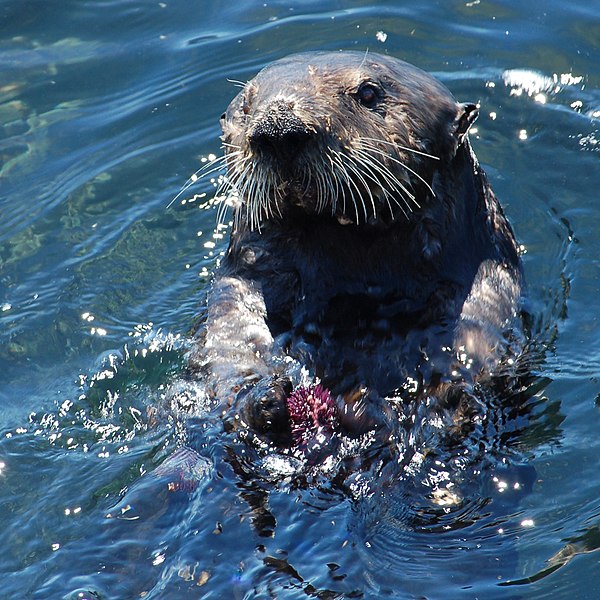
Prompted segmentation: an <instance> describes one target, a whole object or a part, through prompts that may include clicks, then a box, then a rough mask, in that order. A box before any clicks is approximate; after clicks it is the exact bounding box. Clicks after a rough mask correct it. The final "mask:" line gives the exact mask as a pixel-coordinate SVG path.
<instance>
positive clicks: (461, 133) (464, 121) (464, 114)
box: [454, 102, 479, 144]
mask: <svg viewBox="0 0 600 600" xmlns="http://www.w3.org/2000/svg"><path fill="white" fill-rule="evenodd" d="M478 116H479V107H478V106H477V104H473V103H471V102H465V103H464V104H459V105H458V111H457V113H456V121H455V127H456V129H455V131H454V135H456V139H457V140H458V143H459V144H461V143H462V141H463V140H464V139H465V136H466V135H467V133H468V131H469V128H470V127H471V125H473V123H475V120H476V119H477V117H478Z"/></svg>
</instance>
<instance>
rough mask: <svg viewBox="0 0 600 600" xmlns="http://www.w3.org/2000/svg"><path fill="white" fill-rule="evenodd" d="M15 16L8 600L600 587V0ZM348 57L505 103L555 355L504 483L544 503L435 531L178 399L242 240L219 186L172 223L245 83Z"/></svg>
mask: <svg viewBox="0 0 600 600" xmlns="http://www.w3.org/2000/svg"><path fill="white" fill-rule="evenodd" d="M0 23H2V27H1V29H0V64H2V78H1V81H0V94H1V95H0V169H1V171H0V177H1V178H0V373H1V375H0V382H1V385H0V402H1V404H2V415H1V416H0V462H1V467H0V468H1V475H0V505H1V506H2V511H0V547H1V548H2V549H3V551H2V553H1V555H0V572H1V573H2V581H3V587H2V589H3V591H2V593H1V594H0V595H1V596H2V597H3V598H35V599H38V598H39V599H45V598H102V599H122V598H138V597H146V598H269V597H272V598H275V597H277V598H300V597H306V596H308V597H317V598H344V597H345V598H355V597H362V598H417V597H422V596H425V597H427V598H429V599H436V598H452V599H455V598H502V599H508V598H511V599H512V598H535V599H541V598H550V597H551V598H581V599H592V598H594V599H595V598H597V597H599V596H600V576H599V575H598V556H599V554H598V552H597V549H598V548H599V547H600V535H599V527H600V501H599V500H598V497H599V496H600V494H599V492H600V479H599V478H598V472H597V465H598V452H599V450H600V442H599V441H598V436H597V429H598V417H599V415H598V406H599V402H598V397H599V392H600V381H599V379H598V375H599V373H600V343H599V341H598V340H599V339H600V320H599V318H600V308H598V303H597V298H598V297H599V294H600V272H599V268H598V260H597V257H598V255H599V254H600V242H598V239H599V236H598V231H600V210H599V209H598V207H597V198H598V192H597V190H598V184H599V183H600V181H599V180H598V157H599V151H600V144H599V140H600V132H599V129H600V125H599V124H600V70H599V68H598V66H597V63H598V61H597V57H598V52H599V50H600V48H599V46H600V7H599V6H598V5H597V3H590V2H589V1H588V0H577V1H575V2H568V3H558V2H555V1H554V2H550V1H547V2H529V3H522V2H514V1H508V0H505V1H497V2H488V1H486V0H481V1H478V0H476V1H475V2H464V1H462V2H445V3H438V2H434V1H427V2H422V3H418V4H415V3H414V2H395V3H392V2H381V3H379V4H369V3H365V2H359V1H353V2H346V3H340V2H336V1H333V0H322V1H321V2H318V3H317V2H292V3H290V2H287V3H284V2H266V3H253V2H248V1H240V2H235V3H227V5H226V7H223V6H222V3H217V2H208V1H204V2H200V1H190V0H185V1H184V0H174V1H168V2H164V3H159V2H155V3H148V2H140V1H127V2H125V1H120V2H118V1H117V2H101V1H95V2H91V1H86V2H82V1H79V0H78V1H66V2H65V1H63V2H52V1H48V2H43V3H41V2H35V1H32V0H5V1H4V2H3V3H2V4H1V5H0ZM378 32H383V34H386V35H387V37H385V35H382V34H379V35H378ZM384 38H385V41H382V40H383V39H384ZM339 48H343V49H359V50H366V49H367V48H368V49H369V50H371V51H379V52H388V53H390V54H392V55H395V56H398V57H400V58H403V59H405V60H408V61H409V62H412V63H414V64H416V65H418V66H420V67H422V68H424V69H426V70H428V71H431V72H433V73H434V74H436V75H437V76H438V77H439V78H440V79H442V80H443V81H444V83H446V85H447V86H448V87H449V88H450V89H451V90H452V92H453V93H454V94H455V96H456V97H457V98H459V99H460V100H464V101H478V102H480V104H481V116H480V119H479V121H478V123H477V128H476V131H475V132H474V133H473V135H472V141H473V145H474V147H475V150H476V152H477V154H478V156H479V159H480V161H481V162H482V163H483V164H484V166H485V167H486V170H487V172H488V175H489V177H490V179H491V181H492V184H493V187H494V189H495V191H496V193H497V194H498V196H499V197H500V198H501V200H502V202H503V204H504V206H505V208H506V212H507V214H508V216H509V218H510V220H511V223H512V224H513V226H514V229H515V231H516V233H517V237H518V238H519V240H520V241H521V242H522V243H523V244H524V246H525V248H526V254H525V255H524V262H525V269H526V276H527V280H528V286H529V297H530V304H531V307H530V308H531V310H532V312H533V314H534V315H536V318H535V322H534V325H533V331H534V334H535V335H536V336H538V337H539V338H540V339H542V340H543V341H544V342H546V343H548V345H549V347H550V349H549V351H548V353H547V355H546V359H545V362H544V363H543V365H541V367H540V369H539V374H540V375H541V376H544V377H547V378H548V380H549V382H548V384H547V385H546V387H545V389H543V390H540V392H539V394H538V396H537V398H536V400H535V402H534V407H533V417H532V419H531V422H530V423H528V424H527V425H523V426H522V427H521V428H520V429H519V430H518V431H516V432H515V436H514V437H515V439H514V440H513V443H512V446H511V448H512V450H511V452H512V457H513V463H512V464H511V467H510V468H508V469H507V470H506V471H502V464H501V463H495V464H492V465H491V466H490V469H491V470H492V474H493V472H497V474H498V477H499V479H500V480H502V478H505V479H506V480H507V481H508V482H509V483H510V481H512V480H509V476H512V477H516V478H517V479H518V480H519V481H524V482H527V489H526V490H523V491H521V492H519V493H516V492H515V493H513V494H512V495H510V496H509V495H505V496H502V495H501V493H499V491H498V489H497V488H494V486H493V485H492V484H491V483H489V482H491V481H492V479H490V478H485V477H483V476H480V477H479V478H477V477H474V478H473V481H472V482H471V483H470V482H469V481H467V482H466V483H465V485H466V487H467V488H468V486H469V485H473V486H475V487H477V485H480V484H481V482H482V481H483V482H484V483H485V482H488V484H489V485H488V487H486V486H485V485H484V486H483V488H482V489H479V488H478V489H477V490H474V489H472V490H471V491H470V493H471V497H472V498H473V499H474V501H473V503H472V504H470V505H467V506H466V508H465V510H464V512H463V513H461V512H460V510H449V511H447V512H444V511H440V512H439V514H436V515H435V518H434V519H429V520H427V519H425V518H424V520H423V523H424V524H425V525H423V526H422V527H418V526H412V527H408V526H406V522H407V521H406V519H405V517H404V512H406V511H410V509H411V503H410V502H407V501H406V500H407V498H408V499H409V500H410V499H411V498H413V499H414V495H413V496H411V493H413V494H414V491H413V492H411V491H410V489H409V488H410V485H409V483H407V482H401V484H398V485H397V486H396V487H395V488H393V489H391V490H390V491H389V493H387V496H386V501H385V502H384V503H380V498H378V497H375V498H371V499H363V500H361V501H356V500H353V499H352V498H351V497H350V496H349V495H347V494H346V495H344V494H342V493H341V492H340V491H339V489H336V488H335V486H332V485H328V484H327V482H326V481H321V482H317V483H319V485H314V482H313V485H309V484H308V483H307V484H306V485H305V486H304V487H302V486H294V485H291V484H289V482H288V484H286V482H285V480H283V481H282V480H281V479H280V480H279V482H273V481H269V479H268V477H264V478H263V479H262V480H259V482H258V483H257V481H256V480H255V479H254V480H252V479H251V478H249V476H248V471H249V470H250V471H251V470H252V468H253V467H252V461H251V460H250V459H248V460H246V459H245V458H244V455H243V454H242V451H243V447H242V446H239V445H238V446H235V445H234V446H232V447H231V449H232V451H233V453H234V455H235V452H236V451H238V452H239V455H238V456H237V458H232V457H231V456H229V455H228V454H227V450H226V449H225V448H223V447H222V445H221V444H220V443H219V442H220V440H221V439H222V438H221V437H220V436H221V435H222V434H221V433H220V429H219V427H218V424H207V423H201V422H199V423H196V424H195V423H194V422H193V421H192V422H191V423H184V424H183V425H182V423H181V422H179V421H178V420H177V419H174V418H173V416H172V415H170V414H169V413H168V411H167V412H165V411H163V410H162V408H161V398H162V397H163V396H164V393H165V389H166V388H167V386H168V385H169V384H170V383H171V382H174V381H175V382H176V381H177V379H178V377H179V376H180V375H181V373H182V371H183V368H184V367H183V363H184V361H183V354H184V348H185V344H186V340H187V339H188V337H189V332H190V331H191V329H192V327H193V324H194V322H195V321H196V319H197V318H198V315H199V314H200V313H201V307H202V300H203V295H204V293H205V291H206V287H207V284H208V282H209V280H210V272H211V271H212V270H213V269H214V267H215V263H216V260H217V257H218V255H219V253H220V252H222V251H223V249H224V248H225V244H226V235H225V236H223V235H222V234H223V232H217V233H216V234H215V230H214V227H215V209H214V208H211V207H210V205H208V204H207V203H206V200H207V199H208V198H209V197H210V193H211V191H212V189H213V188H212V186H211V183H210V182H209V181H204V182H202V183H201V184H199V185H198V186H197V187H195V188H194V191H195V192H196V193H197V194H204V193H206V194H207V196H206V197H205V198H197V199H196V200H195V201H194V202H187V203H185V204H180V203H176V204H175V205H174V206H173V207H172V208H171V209H169V210H167V209H166V206H167V204H168V203H169V201H170V200H171V199H172V198H173V197H174V196H175V195H176V193H177V192H178V190H179V188H180V186H181V185H182V184H183V183H184V182H185V180H186V179H187V177H188V176H189V175H190V174H191V173H193V172H194V171H195V170H196V169H197V168H198V167H199V165H200V164H201V163H200V162H199V161H200V159H201V158H202V157H206V156H208V155H209V154H211V153H218V152H219V141H218V135H219V131H218V118H219V115H220V114H221V112H223V110H224V108H225V107H226V105H227V104H228V102H229V100H230V99H231V98H232V97H233V96H234V95H235V92H236V88H235V86H234V85H233V84H232V83H231V82H229V81H228V79H235V80H242V81H244V80H246V79H248V78H250V77H251V76H252V75H253V74H254V73H256V71H257V70H258V69H260V68H261V67H262V66H264V65H265V64H267V63H269V62H271V61H272V60H274V59H276V58H279V57H281V56H284V55H286V54H289V53H291V52H296V51H302V50H309V49H322V50H325V49H329V50H333V49H339ZM224 233H225V234H226V233H227V232H224ZM195 425H197V427H196V426H195ZM186 432H187V433H186ZM194 432H196V433H194ZM186 435H189V436H190V439H188V440H187V441H188V443H190V444H191V445H194V440H196V442H197V443H196V445H195V447H196V449H197V450H198V451H199V452H200V454H201V455H202V460H201V461H200V463H199V470H198V472H197V473H196V476H197V477H196V478H197V482H196V483H197V487H196V489H195V491H194V492H193V493H188V492H175V493H169V492H167V491H166V487H165V486H164V485H162V484H161V482H160V479H159V477H157V476H154V475H151V474H150V472H151V471H152V470H153V469H154V468H155V466H156V465H157V464H159V463H160V462H161V461H162V460H163V459H164V457H165V456H167V455H169V454H170V452H171V451H172V449H173V447H174V446H175V445H176V444H177V443H178V442H179V441H180V440H181V439H182V438H184V437H185V436H186ZM194 436H196V437H194ZM515 457H517V458H518V461H515V460H514V458H515ZM263 466H264V465H263ZM276 466H277V465H270V470H267V471H266V472H267V473H273V471H274V469H275V467H276ZM283 466H285V465H283ZM494 469H495V470H496V471H494ZM488 474H489V473H488ZM163 483H164V482H163ZM415 485H416V484H415ZM486 485H487V484H486ZM490 486H491V487H490ZM267 492H268V494H267ZM478 498H480V503H479V504H477V502H476V501H475V500H476V499H478ZM413 509H414V506H413ZM432 523H435V524H437V525H438V526H439V527H437V528H435V527H432V526H431V525H432ZM273 533H274V535H273ZM498 565H501V566H498ZM500 573H501V576H502V578H501V579H498V574H500ZM507 582H511V585H504V584H506V583H507ZM500 583H502V584H503V585H498V584H500Z"/></svg>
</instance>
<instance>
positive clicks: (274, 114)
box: [191, 52, 521, 433]
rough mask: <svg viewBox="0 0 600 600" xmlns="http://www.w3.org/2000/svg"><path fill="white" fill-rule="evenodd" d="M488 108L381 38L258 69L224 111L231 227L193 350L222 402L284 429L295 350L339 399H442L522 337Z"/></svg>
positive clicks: (512, 246)
mask: <svg viewBox="0 0 600 600" xmlns="http://www.w3.org/2000/svg"><path fill="white" fill-rule="evenodd" d="M476 117H477V107H476V106H475V105H473V104H460V103H457V102H456V100H455V99H454V98H453V96H452V95H451V93H450V92H449V91H448V90H447V89H446V88H445V87H444V86H443V85H442V84H441V83H439V82H438V81H437V80H435V79H434V78H432V77H431V76H429V75H428V74H426V73H425V72H423V71H421V70H419V69H417V68H416V67H413V66H412V65H409V64H407V63H405V62H402V61H400V60H397V59H394V58H391V57H387V56H381V55H376V54H371V53H369V54H367V55H364V54H362V53H357V52H343V53H305V54H299V55H293V56H291V57H288V58H285V59H283V60H280V61H277V62H275V63H274V64H272V65H271V66H269V67H267V68H265V69H264V70H263V71H261V72H260V73H259V74H258V75H257V76H256V77H255V78H254V79H253V80H251V81H250V82H248V83H247V84H246V85H245V87H244V89H243V90H242V91H241V92H240V94H239V95H238V96H237V97H236V98H235V99H234V100H233V101H232V103H231V105H230V106H229V108H228V109H227V112H226V113H225V114H224V115H223V117H222V123H221V124H222V129H223V138H222V139H223V142H224V148H225V154H226V158H225V160H226V164H227V169H228V178H227V181H228V184H227V185H228V186H229V188H230V190H229V191H230V193H231V194H233V195H236V196H237V205H236V208H235V213H234V226H233V230H232V233H231V240H230V244H229V249H228V251H227V253H226V255H225V257H224V259H223V261H222V264H221V265H220V267H219V270H218V272H217V274H216V277H215V281H214V284H213V287H212V290H211V292H210V294H209V299H208V311H207V318H206V322H205V324H204V327H203V329H202V333H201V334H200V336H199V338H198V343H197V345H196V347H195V349H194V350H193V352H192V355H191V366H192V369H193V370H194V371H196V372H199V373H201V375H202V377H203V378H205V380H206V381H207V382H208V383H209V384H210V386H211V390H212V394H213V395H214V398H215V401H216V402H217V403H219V405H221V406H223V407H224V408H225V409H227V410H229V408H230V407H232V411H233V412H235V413H236V414H237V415H242V421H243V422H244V423H245V424H246V425H248V426H249V427H250V428H254V429H258V430H259V431H261V432H263V433H272V432H275V433H276V430H277V429H284V430H285V429H286V423H288V421H289V419H288V415H287V412H286V410H287V409H286V405H285V402H283V399H285V398H286V397H287V396H289V394H290V391H291V389H292V388H293V387H294V386H296V385H297V384H298V376H299V375H298V366H302V367H305V368H306V369H307V370H308V372H309V374H310V376H311V377H313V378H317V379H319V380H320V382H321V384H322V385H323V386H324V387H326V388H327V389H329V390H331V392H332V393H333V394H334V395H335V396H336V397H338V398H339V399H340V400H339V402H340V403H341V406H340V410H341V411H342V412H344V411H345V410H346V407H345V404H348V403H351V400H350V399H351V398H356V396H357V394H358V395H359V396H360V397H361V399H362V400H361V402H363V403H369V402H371V400H370V399H372V398H377V399H378V400H377V401H376V402H375V404H376V405H377V408H375V409H374V411H375V412H377V411H379V410H381V407H382V406H383V407H384V409H385V399H386V398H389V397H391V396H394V397H398V396H399V395H402V394H403V393H404V391H405V390H409V389H411V390H413V391H414V389H415V386H416V388H418V389H419V390H420V392H419V393H420V394H421V396H423V397H424V396H427V397H428V398H431V397H437V398H439V399H440V402H442V403H443V402H445V401H446V400H445V398H447V396H448V391H449V390H452V389H456V388H460V386H462V385H465V384H472V383H473V382H475V381H476V380H478V378H481V377H482V376H485V375H488V374H489V373H491V372H493V370H494V369H495V368H496V366H497V364H498V363H499V361H501V360H502V358H503V357H505V356H506V354H507V353H510V352H512V351H513V348H512V347H511V344H513V343H514V340H515V338H518V337H519V333H518V332H519V331H520V327H521V324H520V317H519V311H520V307H519V302H520V297H521V267H520V261H519V257H518V253H517V247H516V243H515V239H514V236H513V234H512V231H511V229H510V227H509V225H508V223H507V221H506V219H505V217H504V215H503V212H502V210H501V208H500V205H499V203H498V201H497V199H496V197H495V195H494V194H493V192H492V190H491V188H490V185H489V183H488V181H487V178H486V176H485V174H484V173H483V171H482V170H481V168H480V166H479V164H478V162H477V159H476V157H475V155H474V154H473V151H472V150H471V147H470V144H469V141H468V138H467V132H468V129H469V127H470V125H471V124H472V123H473V121H474V120H475V118H476ZM515 332H517V333H515ZM357 390H359V391H357ZM415 398H416V397H413V400H414V399H415ZM417 400H418V399H417ZM375 404H374V405H375ZM361 410H362V409H361ZM346 412H347V411H346ZM351 412H352V411H351ZM355 412H356V413H358V412H360V411H355Z"/></svg>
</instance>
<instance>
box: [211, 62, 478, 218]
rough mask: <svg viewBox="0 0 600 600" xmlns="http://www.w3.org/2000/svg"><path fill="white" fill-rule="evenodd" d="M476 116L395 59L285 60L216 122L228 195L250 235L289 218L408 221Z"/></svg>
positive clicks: (428, 78)
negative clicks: (234, 197)
mask: <svg viewBox="0 0 600 600" xmlns="http://www.w3.org/2000/svg"><path fill="white" fill-rule="evenodd" d="M476 116H477V111H476V107H475V106H474V105H460V104H458V103H457V102H456V101H455V100H454V98H453V97H452V95H451V94H450V92H449V91H448V90H447V89H446V88H445V87H444V86H443V85H442V84H441V83H439V82H438V81H436V80H435V79H433V78H432V77H431V76H429V75H428V74H426V73H425V72H423V71H421V70H420V69H417V68H416V67H413V66H412V65H409V64H407V63H404V62H402V61H399V60H397V59H393V58H390V57H386V56H380V55H375V54H368V55H364V54H362V53H358V52H344V53H305V54H299V55H293V56H291V57H288V58H285V59H283V60H280V61H277V62H275V63H273V64H272V65H270V66H269V67H267V68H265V69H263V70H262V71H261V72H260V73H259V74H258V75H257V76H256V77H255V78H254V79H253V80H251V81H250V82H248V83H247V84H246V86H245V87H244V89H243V90H242V92H240V94H238V96H237V97H236V98H235V99H234V100H233V101H232V102H231V104H230V106H229V108H228V109H227V112H226V113H225V114H224V115H223V117H222V120H221V126H222V130H223V136H222V140H223V143H224V146H225V152H226V160H227V167H228V180H229V184H230V186H231V187H232V188H233V189H235V190H236V192H237V193H238V195H239V197H240V199H241V200H242V208H241V210H242V211H245V218H246V221H247V222H248V224H249V227H250V228H251V229H254V228H259V227H260V226H261V224H262V223H264V222H265V221H267V220H272V219H284V218H285V215H286V214H287V213H288V212H289V211H292V210H293V211H296V212H298V211H301V212H304V213H306V214H309V215H314V214H324V215H325V214H328V215H330V216H332V217H335V218H337V220H338V221H339V222H340V223H341V224H355V225H363V224H381V223H389V222H392V221H395V220H410V219H411V215H412V214H413V213H415V212H418V211H419V209H420V208H421V207H422V206H424V205H426V204H427V202H428V199H429V198H430V197H431V196H432V195H434V191H433V189H432V180H433V175H434V173H435V171H436V169H438V168H440V165H443V164H445V163H447V162H448V161H451V160H452V158H453V157H454V154H455V153H456V149H457V147H458V145H459V144H460V143H462V141H463V138H464V136H465V134H466V132H467V130H468V128H469V126H470V124H471V123H472V122H473V121H474V120H475V118H476Z"/></svg>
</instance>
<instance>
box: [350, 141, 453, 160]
mask: <svg viewBox="0 0 600 600" xmlns="http://www.w3.org/2000/svg"><path fill="white" fill-rule="evenodd" d="M361 139H362V140H368V141H370V142H377V143H378V144H386V145H387V146H392V147H393V148H397V149H399V150H404V151H405V152H412V153H413V154H418V155H420V156H425V157H426V158H431V159H433V160H441V159H440V157H439V156H435V155H434V154H428V153H427V152H422V151H421V150H415V149H414V148H409V147H408V146H401V145H400V144H396V143H395V142H388V141H387V140H382V139H378V138H372V137H365V136H362V137H361Z"/></svg>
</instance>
